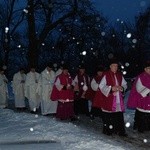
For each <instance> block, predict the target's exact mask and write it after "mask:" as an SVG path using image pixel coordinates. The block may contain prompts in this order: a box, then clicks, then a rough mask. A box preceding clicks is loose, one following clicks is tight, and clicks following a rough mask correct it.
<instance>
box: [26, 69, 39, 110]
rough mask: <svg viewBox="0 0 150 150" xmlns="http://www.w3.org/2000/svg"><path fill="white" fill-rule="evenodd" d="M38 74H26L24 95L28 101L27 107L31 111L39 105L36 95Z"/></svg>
mask: <svg viewBox="0 0 150 150" xmlns="http://www.w3.org/2000/svg"><path fill="white" fill-rule="evenodd" d="M39 77H40V74H39V73H37V72H31V71H30V72H29V73H28V74H27V76H26V82H25V97H26V98H27V99H28V101H29V107H30V110H31V111H36V109H38V108H39V105H40V96H39V95H38V93H37V92H36V91H37V87H38V82H39Z"/></svg>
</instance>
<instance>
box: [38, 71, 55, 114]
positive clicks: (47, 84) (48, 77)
mask: <svg viewBox="0 0 150 150" xmlns="http://www.w3.org/2000/svg"><path fill="white" fill-rule="evenodd" d="M55 77H56V76H55V72H54V71H53V70H51V71H50V72H49V71H48V70H47V69H45V70H44V71H43V72H42V73H41V79H40V84H41V85H40V86H41V88H40V93H41V94H40V95H41V113H42V115H47V114H54V113H56V110H57V104H58V102H57V101H52V100H51V99H50V95H51V92H52V88H53V84H54V81H55ZM38 92H39V89H38Z"/></svg>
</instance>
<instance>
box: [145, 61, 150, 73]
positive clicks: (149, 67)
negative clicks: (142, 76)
mask: <svg viewBox="0 0 150 150" xmlns="http://www.w3.org/2000/svg"><path fill="white" fill-rule="evenodd" d="M144 71H145V72H146V73H148V74H149V75H150V61H146V62H145V64H144Z"/></svg>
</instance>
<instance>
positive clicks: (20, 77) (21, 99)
mask: <svg viewBox="0 0 150 150" xmlns="http://www.w3.org/2000/svg"><path fill="white" fill-rule="evenodd" d="M24 72H25V70H24V69H23V68H20V70H19V71H18V72H17V73H15V74H14V76H13V93H14V97H15V108H16V109H17V110H19V111H20V110H24V109H25V107H26V104H25V94H24V90H25V89H24V88H25V80H26V75H25V73H24Z"/></svg>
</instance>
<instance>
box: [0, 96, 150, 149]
mask: <svg viewBox="0 0 150 150" xmlns="http://www.w3.org/2000/svg"><path fill="white" fill-rule="evenodd" d="M127 95H128V94H127ZM10 101H13V99H11V98H10ZM133 117H134V111H133V110H127V111H126V113H125V122H126V123H127V125H128V126H127V133H128V135H129V136H128V137H127V138H124V137H119V136H117V135H113V136H107V135H103V134H102V122H101V120H100V119H99V118H98V119H96V120H95V121H93V122H91V121H90V119H89V118H87V117H85V116H83V117H82V116H81V121H77V122H74V123H73V122H69V121H60V120H57V119H56V118H54V117H53V116H42V115H40V114H38V115H37V114H30V113H28V112H21V113H18V112H15V111H14V110H12V109H0V150H10V149H11V150H19V149H21V150H30V149H32V150H33V149H36V150H43V149H45V150H49V149H51V150H61V149H63V150H128V149H131V150H134V149H138V150H139V149H143V150H144V149H148V148H149V146H150V142H149V141H150V136H149V132H147V133H144V134H141V133H138V132H137V131H133V130H132V124H133ZM129 123H130V124H131V125H130V124H129Z"/></svg>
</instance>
